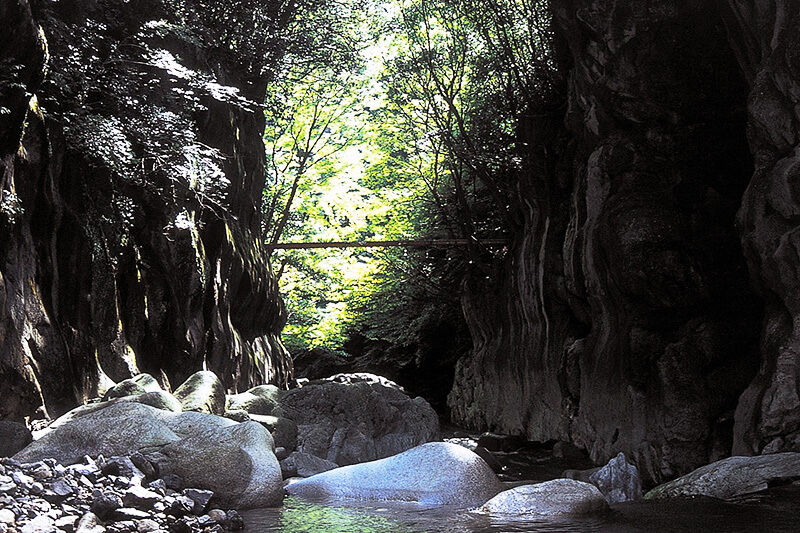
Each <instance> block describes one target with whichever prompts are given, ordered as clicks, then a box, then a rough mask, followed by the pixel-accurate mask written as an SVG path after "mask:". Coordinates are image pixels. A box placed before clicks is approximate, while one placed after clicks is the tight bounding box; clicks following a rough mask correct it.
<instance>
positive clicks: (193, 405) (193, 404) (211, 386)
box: [174, 370, 226, 415]
mask: <svg viewBox="0 0 800 533" xmlns="http://www.w3.org/2000/svg"><path fill="white" fill-rule="evenodd" d="M174 396H175V398H176V399H177V400H178V401H179V402H180V403H181V406H183V410H184V411H197V412H200V413H209V414H213V415H222V414H223V413H224V412H225V401H226V397H225V387H224V385H222V382H221V381H220V380H219V378H218V377H217V375H216V374H214V373H213V372H209V371H208V370H202V371H200V372H195V373H194V374H192V375H191V376H189V377H188V378H187V379H186V381H184V382H183V384H182V385H181V386H180V387H178V389H177V390H176V391H175V392H174Z"/></svg>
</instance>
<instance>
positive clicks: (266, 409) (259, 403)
mask: <svg viewBox="0 0 800 533" xmlns="http://www.w3.org/2000/svg"><path fill="white" fill-rule="evenodd" d="M278 393H279V389H278V387H276V386H275V385H259V386H257V387H253V388H252V389H250V390H248V391H246V392H242V393H239V394H231V395H229V396H228V397H227V400H226V409H227V410H228V411H238V410H241V411H247V412H248V413H249V414H251V415H272V414H274V412H275V409H276V408H277V406H278Z"/></svg>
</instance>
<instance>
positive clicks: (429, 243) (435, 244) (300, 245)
mask: <svg viewBox="0 0 800 533" xmlns="http://www.w3.org/2000/svg"><path fill="white" fill-rule="evenodd" d="M470 243H474V244H478V245H481V246H503V245H505V244H508V240H506V239H482V240H476V239H472V240H470V239H423V240H408V241H329V242H279V243H275V244H270V245H268V246H267V248H270V249H272V250H309V249H312V248H388V247H393V246H403V247H415V248H448V247H451V246H466V245H468V244H470Z"/></svg>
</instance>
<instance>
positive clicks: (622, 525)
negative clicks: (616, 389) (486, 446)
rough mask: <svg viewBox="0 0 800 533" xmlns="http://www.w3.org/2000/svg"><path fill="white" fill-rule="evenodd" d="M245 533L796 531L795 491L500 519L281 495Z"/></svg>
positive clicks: (250, 518) (254, 516)
mask: <svg viewBox="0 0 800 533" xmlns="http://www.w3.org/2000/svg"><path fill="white" fill-rule="evenodd" d="M242 515H243V517H244V519H245V522H246V524H247V531H248V532H252V533H316V532H323V533H514V532H528V533H531V532H539V533H546V532H562V533H697V532H714V533H734V532H735V533H764V532H766V531H769V532H770V533H790V532H791V533H797V532H798V531H800V485H790V486H786V487H780V488H777V489H773V490H771V491H770V492H769V493H766V494H761V495H759V496H757V497H754V498H749V499H747V500H743V501H740V502H737V503H726V502H721V501H718V500H711V499H702V498H701V499H684V500H680V499H677V500H669V501H659V502H640V503H633V504H622V505H615V506H614V508H613V510H612V511H611V512H610V513H608V514H607V515H605V516H603V517H600V518H586V519H583V518H562V519H550V520H527V521H520V520H502V519H497V518H489V517H486V516H482V515H478V514H474V513H470V512H468V511H465V510H458V509H452V508H446V507H426V506H421V505H418V504H413V503H386V502H381V503H376V502H355V501H338V502H336V501H333V502H328V503H324V504H323V503H314V502H309V501H305V500H302V499H299V498H294V497H289V498H288V499H287V500H286V501H285V503H284V505H283V507H280V508H277V509H261V510H256V511H248V512H243V513H242Z"/></svg>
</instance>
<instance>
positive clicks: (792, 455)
mask: <svg viewBox="0 0 800 533" xmlns="http://www.w3.org/2000/svg"><path fill="white" fill-rule="evenodd" d="M794 479H800V453H796V452H784V453H775V454H771V455H760V456H756V457H743V456H734V457H728V458H727V459H722V460H720V461H716V462H714V463H711V464H709V465H706V466H702V467H700V468H698V469H697V470H695V471H694V472H690V473H689V474H686V475H685V476H681V477H679V478H678V479H675V480H673V481H669V482H667V483H664V484H663V485H659V486H658V487H656V488H654V489H653V490H651V491H650V492H648V493H647V494H646V495H645V498H647V499H659V498H674V497H679V496H709V497H712V498H719V499H723V500H724V499H729V498H735V497H737V496H742V495H744V494H750V493H753V492H758V491H762V490H766V489H767V488H768V487H769V486H770V484H771V483H773V482H781V483H783V482H786V481H789V480H794Z"/></svg>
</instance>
